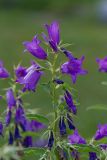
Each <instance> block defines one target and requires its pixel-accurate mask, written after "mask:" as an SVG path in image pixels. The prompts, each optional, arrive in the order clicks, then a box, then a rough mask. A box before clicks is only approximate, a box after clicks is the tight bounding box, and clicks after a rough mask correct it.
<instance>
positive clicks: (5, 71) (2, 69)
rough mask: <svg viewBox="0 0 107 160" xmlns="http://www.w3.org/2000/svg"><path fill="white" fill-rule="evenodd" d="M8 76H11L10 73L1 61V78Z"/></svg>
mask: <svg viewBox="0 0 107 160" xmlns="http://www.w3.org/2000/svg"><path fill="white" fill-rule="evenodd" d="M8 77H9V73H8V71H7V70H6V69H5V68H4V66H3V62H2V61H0V79H2V78H8Z"/></svg>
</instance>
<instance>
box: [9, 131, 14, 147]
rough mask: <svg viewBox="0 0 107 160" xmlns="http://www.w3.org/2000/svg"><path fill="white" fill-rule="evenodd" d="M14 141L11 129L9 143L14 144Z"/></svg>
mask: <svg viewBox="0 0 107 160" xmlns="http://www.w3.org/2000/svg"><path fill="white" fill-rule="evenodd" d="M13 142H14V138H13V134H12V132H11V131H9V139H8V144H9V145H12V144H13Z"/></svg>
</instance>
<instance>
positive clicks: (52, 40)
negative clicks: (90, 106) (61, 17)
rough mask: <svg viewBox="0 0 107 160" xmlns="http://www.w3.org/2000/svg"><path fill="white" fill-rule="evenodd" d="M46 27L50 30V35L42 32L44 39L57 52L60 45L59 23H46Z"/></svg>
mask: <svg viewBox="0 0 107 160" xmlns="http://www.w3.org/2000/svg"><path fill="white" fill-rule="evenodd" d="M45 28H46V30H47V32H48V37H47V36H46V35H45V34H44V33H43V34H42V36H43V38H44V40H45V41H46V42H47V43H49V45H50V47H51V48H52V49H53V50H54V52H57V51H58V45H59V43H60V30H59V24H58V23H57V22H53V23H51V24H50V25H48V24H46V25H45Z"/></svg>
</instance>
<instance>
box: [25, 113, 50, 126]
mask: <svg viewBox="0 0 107 160" xmlns="http://www.w3.org/2000/svg"><path fill="white" fill-rule="evenodd" d="M27 117H28V119H30V120H36V121H38V122H41V123H44V124H49V120H48V118H46V117H44V116H42V115H39V114H27Z"/></svg>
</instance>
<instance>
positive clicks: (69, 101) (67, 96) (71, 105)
mask: <svg viewBox="0 0 107 160" xmlns="http://www.w3.org/2000/svg"><path fill="white" fill-rule="evenodd" d="M64 98H65V101H66V103H67V105H68V110H69V111H70V112H72V113H73V114H76V113H77V108H76V106H75V105H74V103H73V99H72V95H71V93H70V92H69V91H67V90H66V92H65V95H64Z"/></svg>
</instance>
